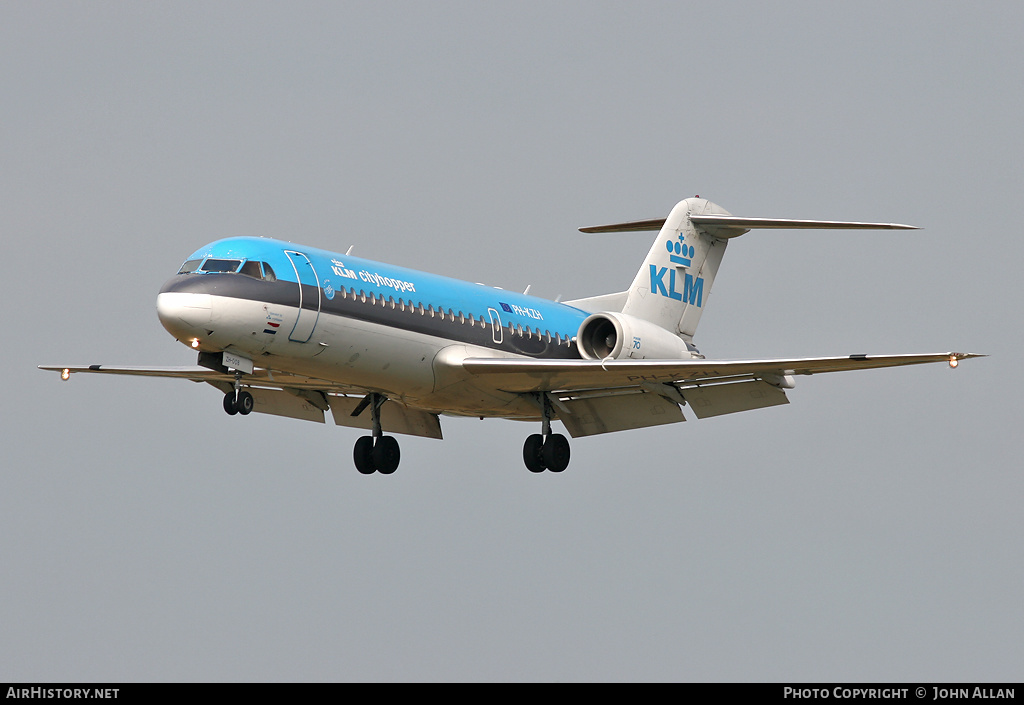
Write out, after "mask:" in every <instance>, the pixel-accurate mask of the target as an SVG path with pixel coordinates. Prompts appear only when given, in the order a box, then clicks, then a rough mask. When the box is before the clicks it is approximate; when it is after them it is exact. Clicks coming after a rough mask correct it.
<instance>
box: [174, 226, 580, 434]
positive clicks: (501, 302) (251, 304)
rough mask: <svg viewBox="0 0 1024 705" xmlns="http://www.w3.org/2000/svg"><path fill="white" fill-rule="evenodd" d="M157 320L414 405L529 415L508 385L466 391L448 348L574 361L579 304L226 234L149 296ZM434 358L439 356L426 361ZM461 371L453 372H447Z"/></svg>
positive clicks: (217, 348) (532, 410)
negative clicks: (441, 363) (154, 295)
mask: <svg viewBox="0 0 1024 705" xmlns="http://www.w3.org/2000/svg"><path fill="white" fill-rule="evenodd" d="M157 310H158V313H159V316H160V321H161V323H162V324H163V325H164V327H165V328H166V329H167V330H168V331H169V332H170V333H171V334H172V335H173V336H174V337H175V338H177V339H178V340H179V341H181V342H182V343H184V344H186V345H190V346H191V347H194V348H196V349H198V350H200V351H207V352H221V351H228V352H231V353H234V354H238V355H241V356H243V357H245V358H248V359H249V360H252V361H254V362H255V364H256V365H257V366H259V367H265V368H268V369H270V370H278V371H283V372H290V373H293V374H300V375H304V376H309V377H316V378H319V379H326V380H330V381H333V382H336V383H339V384H343V385H344V384H349V385H353V386H354V387H358V388H359V389H372V390H374V391H377V392H380V393H382V394H385V395H386V396H388V397H389V398H392V399H396V400H401V401H402V402H403V403H406V404H413V405H415V406H416V407H418V408H423V409H431V410H436V411H444V412H446V413H453V414H466V415H472V416H502V417H509V416H511V417H516V416H522V417H536V416H537V413H538V412H537V408H536V406H535V405H532V404H529V403H526V404H523V403H522V399H521V398H520V397H519V395H516V394H503V393H501V392H499V391H497V390H494V389H487V390H483V389H480V390H477V391H476V392H475V393H474V392H473V391H472V390H471V389H468V388H467V385H468V386H470V387H472V386H473V385H472V377H471V376H470V375H463V376H456V378H453V375H452V374H451V373H450V370H451V369H452V366H451V364H450V363H451V362H452V361H453V360H452V359H451V358H452V357H453V356H455V357H519V356H527V357H530V358H543V359H579V358H580V354H579V352H578V350H577V347H576V345H575V342H574V340H575V337H576V333H577V331H578V330H579V328H580V324H581V323H582V322H583V321H584V319H586V318H587V315H588V314H587V312H585V311H582V310H580V309H578V308H575V307H573V306H568V305H565V304H559V303H555V302H553V301H548V300H545V299H540V298H537V297H533V296H528V295H525V294H518V293H514V292H511V291H506V290H502V289H496V288H494V287H489V286H485V285H482V284H472V283H469V282H464V281H459V280H456V279H451V278H448V277H443V276H439V275H436V274H429V273H426V272H420V271H416V270H412V269H407V268H404V267H398V266H395V265H391V264H384V263H381V262H374V261H371V260H367V259H362V258H360V257H353V256H350V255H341V254H338V253H334V252H328V251H325V250H320V249H315V248H310V247H304V246H299V245H295V244H292V243H288V242H283V241H280V240H273V239H269V238H257V237H236V238H229V239H225V240H218V241H216V242H213V243H210V244H209V245H206V246H205V247H202V248H200V249H199V250H197V251H196V252H194V253H193V254H192V255H191V256H190V257H189V258H188V260H187V261H186V263H185V264H184V265H183V267H182V269H181V272H180V273H179V274H177V275H176V276H175V277H174V278H172V279H170V280H169V281H168V282H166V283H165V284H164V286H163V288H162V289H161V290H160V294H159V295H158V297H157ZM439 355H440V356H442V357H443V358H444V361H445V362H446V363H449V364H445V365H444V366H443V367H442V366H436V365H435V360H436V359H437V358H438V356H439ZM457 377H461V379H459V378H457Z"/></svg>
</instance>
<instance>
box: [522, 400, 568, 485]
mask: <svg viewBox="0 0 1024 705" xmlns="http://www.w3.org/2000/svg"><path fill="white" fill-rule="evenodd" d="M539 401H540V405H541V410H542V411H541V413H542V416H541V432H540V433H534V434H533V435H531V436H529V437H528V438H527V439H526V443H524V444H523V462H524V463H526V468H527V470H529V471H530V472H544V471H545V470H550V471H551V472H562V471H563V470H565V469H566V468H567V467H569V441H568V440H566V438H565V436H563V435H562V434H560V433H551V403H550V402H549V401H548V398H547V395H544V394H542V395H540V400H539Z"/></svg>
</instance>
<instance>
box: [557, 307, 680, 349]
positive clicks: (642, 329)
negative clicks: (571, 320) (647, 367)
mask: <svg viewBox="0 0 1024 705" xmlns="http://www.w3.org/2000/svg"><path fill="white" fill-rule="evenodd" d="M576 347H577V348H578V349H579V351H580V355H582V356H583V358H584V359H586V360H605V359H607V358H609V357H610V358H613V359H615V360H628V359H633V360H642V359H644V358H651V359H660V360H679V359H688V358H690V357H692V356H693V355H692V353H691V352H690V350H689V349H688V348H687V347H686V343H685V342H684V341H683V339H682V338H680V337H678V336H676V335H673V334H672V333H671V332H670V331H667V330H665V329H664V328H662V327H661V326H658V325H655V324H654V323H651V322H650V321H645V320H643V319H642V318H636V317H635V316H627V315H626V314H624V313H611V312H602V313H594V314H591V315H590V316H587V318H586V319H585V320H584V321H583V323H582V324H580V330H579V333H577V334H576Z"/></svg>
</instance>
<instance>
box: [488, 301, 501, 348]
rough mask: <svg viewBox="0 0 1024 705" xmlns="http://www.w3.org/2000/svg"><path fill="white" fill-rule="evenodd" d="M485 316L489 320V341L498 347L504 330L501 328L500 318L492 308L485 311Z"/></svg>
mask: <svg viewBox="0 0 1024 705" xmlns="http://www.w3.org/2000/svg"><path fill="white" fill-rule="evenodd" d="M487 315H488V316H490V318H491V339H492V340H493V341H494V342H495V343H498V344H499V345H500V344H501V339H502V338H503V337H504V335H503V333H504V330H503V329H502V327H501V316H499V315H498V312H497V311H496V310H495V309H493V308H489V309H487Z"/></svg>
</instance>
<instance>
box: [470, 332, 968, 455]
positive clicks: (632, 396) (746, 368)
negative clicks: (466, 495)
mask: <svg viewBox="0 0 1024 705" xmlns="http://www.w3.org/2000/svg"><path fill="white" fill-rule="evenodd" d="M972 357H982V356H981V355H978V354H976V353H958V352H947V353H926V354H917V355H847V356H843V357H812V358H784V359H773V360H700V359H691V360H525V359H519V358H467V359H465V360H463V361H462V367H463V368H464V369H465V370H466V371H467V372H469V373H470V374H473V375H477V376H480V377H486V378H487V382H488V386H493V387H495V388H498V389H501V390H504V391H508V392H517V393H543V394H546V395H547V398H548V399H549V400H550V401H551V403H552V404H553V406H554V407H555V408H556V409H557V412H558V417H559V419H561V421H562V422H563V423H564V424H565V426H566V428H567V429H568V430H569V432H570V433H571V434H572V435H573V436H586V435H593V434H597V433H608V432H610V431H620V430H626V429H630V428H642V427H646V426H654V425H660V424H666V423H675V422H679V421H685V418H684V417H683V415H682V413H681V411H680V409H679V406H680V405H683V404H685V405H688V406H689V407H690V408H691V410H692V411H693V413H694V415H695V416H697V418H700V419H703V418H707V417H710V416H718V415H721V414H731V413H736V412H739V411H748V410H751V409H759V408H764V407H767V406H775V405H778V404H786V403H788V400H787V399H786V394H785V391H783V390H784V389H785V388H789V387H791V386H792V377H793V376H794V375H813V374H821V373H825V372H844V371H847V370H867V369H875V368H880V367H899V366H902V365H918V364H923V363H929V362H946V363H948V364H949V365H950V366H951V367H956V366H957V364H958V363H959V361H960V360H964V359H967V358H972Z"/></svg>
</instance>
